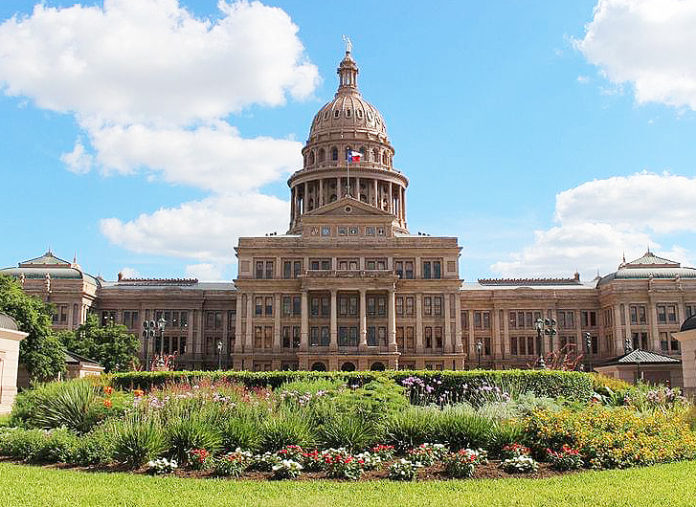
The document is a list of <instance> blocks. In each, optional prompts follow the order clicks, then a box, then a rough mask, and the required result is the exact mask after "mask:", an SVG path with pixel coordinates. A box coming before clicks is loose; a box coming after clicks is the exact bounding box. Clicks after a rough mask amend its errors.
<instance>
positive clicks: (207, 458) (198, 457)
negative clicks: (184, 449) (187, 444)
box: [187, 449, 213, 470]
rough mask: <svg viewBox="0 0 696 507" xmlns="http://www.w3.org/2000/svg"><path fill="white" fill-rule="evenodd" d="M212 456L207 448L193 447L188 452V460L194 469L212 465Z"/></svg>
mask: <svg viewBox="0 0 696 507" xmlns="http://www.w3.org/2000/svg"><path fill="white" fill-rule="evenodd" d="M212 458H213V456H212V455H211V454H210V452H208V450H207V449H191V450H190V451H189V452H188V454H187V462H188V464H189V466H190V467H191V468H193V469H194V470H206V469H207V468H209V467H210V464H211V461H212Z"/></svg>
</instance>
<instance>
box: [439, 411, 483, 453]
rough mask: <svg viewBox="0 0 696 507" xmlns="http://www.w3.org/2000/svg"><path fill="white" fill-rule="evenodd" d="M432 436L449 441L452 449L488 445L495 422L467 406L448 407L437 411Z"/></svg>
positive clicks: (441, 440)
mask: <svg viewBox="0 0 696 507" xmlns="http://www.w3.org/2000/svg"><path fill="white" fill-rule="evenodd" d="M435 416H436V417H435V419H434V424H433V428H432V436H431V438H432V439H433V440H435V441H437V442H443V443H447V444H448V445H449V447H451V448H452V449H463V448H466V447H470V448H471V447H473V448H478V447H486V446H487V445H488V443H489V440H490V429H491V426H493V424H494V422H493V421H492V420H491V419H489V418H487V417H482V416H480V415H478V414H477V413H475V412H472V411H470V410H467V409H466V407H448V408H445V409H443V410H442V411H440V412H435Z"/></svg>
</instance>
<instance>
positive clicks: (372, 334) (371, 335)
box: [367, 326, 377, 347]
mask: <svg viewBox="0 0 696 507" xmlns="http://www.w3.org/2000/svg"><path fill="white" fill-rule="evenodd" d="M367 344H368V345H369V346H370V347H375V346H377V328H376V327H374V326H368V328H367Z"/></svg>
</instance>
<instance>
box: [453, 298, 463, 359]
mask: <svg viewBox="0 0 696 507" xmlns="http://www.w3.org/2000/svg"><path fill="white" fill-rule="evenodd" d="M454 297H455V300H454V311H455V320H454V329H455V334H454V338H455V340H456V341H455V343H454V352H455V353H456V354H461V353H462V352H463V351H464V346H463V345H462V298H461V296H460V295H459V294H455V295H454Z"/></svg>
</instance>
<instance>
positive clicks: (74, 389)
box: [12, 379, 126, 434]
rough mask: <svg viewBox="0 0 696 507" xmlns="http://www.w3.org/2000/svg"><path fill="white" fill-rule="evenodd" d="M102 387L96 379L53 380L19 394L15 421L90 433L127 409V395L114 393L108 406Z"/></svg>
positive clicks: (23, 424) (13, 412) (14, 412)
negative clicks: (100, 423) (98, 424)
mask: <svg viewBox="0 0 696 507" xmlns="http://www.w3.org/2000/svg"><path fill="white" fill-rule="evenodd" d="M105 400H106V398H105V397H104V395H103V392H102V387H101V386H100V385H97V384H96V383H95V382H93V381H92V380H86V379H84V380H83V379H81V380H71V381H68V382H51V383H48V384H42V385H39V386H36V387H35V388H33V389H28V390H26V391H23V392H22V393H20V394H19V395H18V396H17V399H16V403H15V405H14V407H13V411H12V423H13V424H15V425H18V426H26V427H30V428H44V429H52V428H60V427H65V428H69V429H71V430H73V431H76V432H77V433H80V434H84V433H87V432H88V431H89V430H90V429H92V427H94V426H95V425H96V424H97V423H98V422H100V421H102V420H104V419H106V418H108V417H110V416H119V415H121V414H122V413H123V412H124V410H125V403H126V400H125V395H124V394H123V393H119V392H114V394H113V396H111V397H109V402H108V404H109V405H110V406H109V407H107V406H106V405H105Z"/></svg>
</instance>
